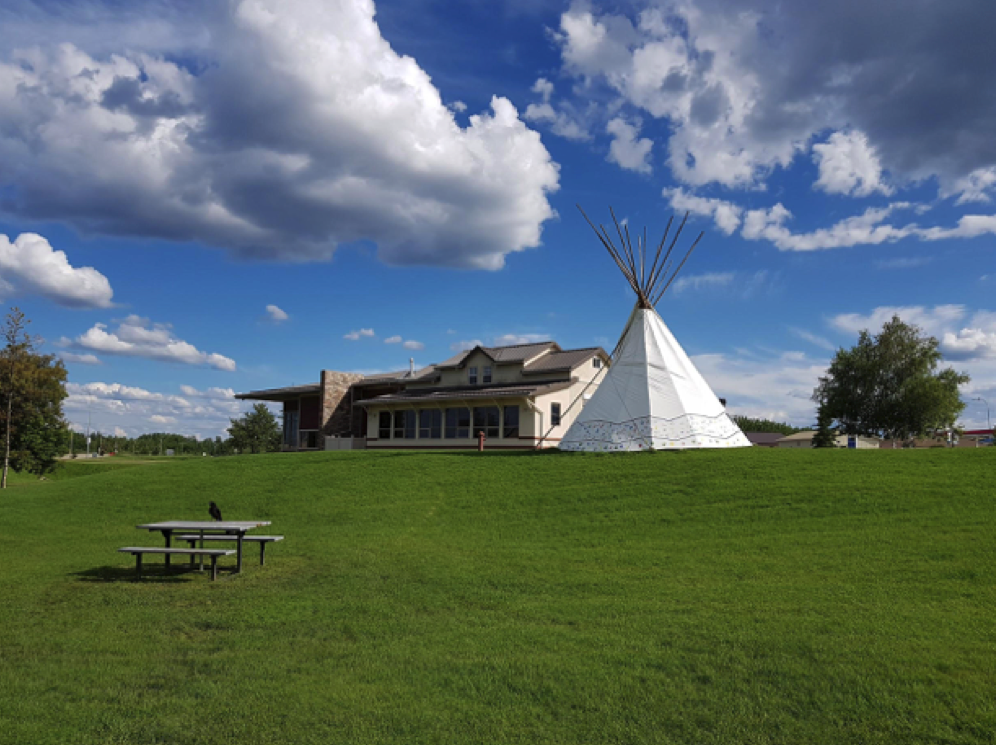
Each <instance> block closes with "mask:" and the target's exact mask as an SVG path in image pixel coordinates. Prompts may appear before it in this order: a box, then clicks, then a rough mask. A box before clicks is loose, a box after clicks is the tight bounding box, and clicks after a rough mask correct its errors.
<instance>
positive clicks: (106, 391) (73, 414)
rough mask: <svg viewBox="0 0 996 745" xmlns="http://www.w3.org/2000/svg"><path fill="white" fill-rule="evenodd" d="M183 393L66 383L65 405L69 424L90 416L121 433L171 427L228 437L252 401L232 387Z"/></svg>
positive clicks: (98, 426) (94, 424)
mask: <svg viewBox="0 0 996 745" xmlns="http://www.w3.org/2000/svg"><path fill="white" fill-rule="evenodd" d="M180 390H181V391H182V393H183V395H177V394H174V393H164V392H159V391H151V390H148V389H146V388H141V387H138V386H130V385H126V384H122V383H104V382H93V383H86V384H80V383H67V384H66V392H67V393H68V394H69V396H68V398H66V400H65V402H64V404H63V406H64V409H65V411H66V417H67V419H68V420H69V422H70V426H72V427H73V429H76V430H77V431H82V430H83V428H84V427H85V425H86V422H87V419H88V417H89V419H90V422H91V429H92V430H99V431H102V432H104V433H111V432H113V433H114V434H116V435H117V436H119V437H122V436H131V437H134V436H136V435H140V434H142V433H143V432H150V431H162V430H163V429H164V427H163V425H169V427H168V431H171V432H177V433H181V434H187V435H194V436H197V437H201V438H204V437H215V436H218V435H220V436H222V437H225V436H227V434H226V432H225V430H226V429H227V428H228V426H229V423H230V420H231V419H233V418H237V417H238V416H240V415H241V413H242V412H243V411H244V410H245V409H247V408H249V406H250V405H251V403H249V402H242V401H236V400H235V399H234V398H233V396H234V391H233V390H232V389H230V388H209V389H206V390H199V389H197V388H195V387H193V386H189V385H182V386H180Z"/></svg>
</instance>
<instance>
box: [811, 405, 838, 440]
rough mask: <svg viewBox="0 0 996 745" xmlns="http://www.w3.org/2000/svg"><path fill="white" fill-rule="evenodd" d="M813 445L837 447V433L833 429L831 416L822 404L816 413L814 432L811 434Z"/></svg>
mask: <svg viewBox="0 0 996 745" xmlns="http://www.w3.org/2000/svg"><path fill="white" fill-rule="evenodd" d="M813 447H814V448H834V447H837V433H836V432H834V431H833V417H831V416H830V414H829V412H828V411H827V408H826V407H825V406H823V405H822V404H821V405H820V408H819V410H818V411H817V415H816V434H815V435H813Z"/></svg>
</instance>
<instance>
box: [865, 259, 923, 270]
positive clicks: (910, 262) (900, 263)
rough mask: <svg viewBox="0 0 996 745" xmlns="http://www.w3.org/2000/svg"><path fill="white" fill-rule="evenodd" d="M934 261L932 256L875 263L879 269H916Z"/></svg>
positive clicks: (885, 260)
mask: <svg viewBox="0 0 996 745" xmlns="http://www.w3.org/2000/svg"><path fill="white" fill-rule="evenodd" d="M932 260H933V257H931V256H899V257H897V258H895V259H882V260H880V261H876V262H875V266H876V267H878V268H879V269H914V268H916V267H919V266H926V265H927V264H929V263H930V262H931V261H932Z"/></svg>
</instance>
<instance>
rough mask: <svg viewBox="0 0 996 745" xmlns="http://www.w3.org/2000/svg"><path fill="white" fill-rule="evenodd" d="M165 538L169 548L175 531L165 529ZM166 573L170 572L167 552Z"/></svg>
mask: <svg viewBox="0 0 996 745" xmlns="http://www.w3.org/2000/svg"><path fill="white" fill-rule="evenodd" d="M163 538H165V539H166V548H169V547H170V543H171V542H172V540H173V531H172V530H164V531H163ZM166 573H167V574H168V573H169V554H166Z"/></svg>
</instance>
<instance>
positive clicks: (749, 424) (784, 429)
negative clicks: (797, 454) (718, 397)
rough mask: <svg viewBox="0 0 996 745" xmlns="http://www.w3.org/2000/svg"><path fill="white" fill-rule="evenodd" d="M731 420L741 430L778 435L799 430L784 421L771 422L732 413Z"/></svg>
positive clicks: (790, 433) (799, 430) (791, 433)
mask: <svg viewBox="0 0 996 745" xmlns="http://www.w3.org/2000/svg"><path fill="white" fill-rule="evenodd" d="M733 421H734V422H735V423H736V425H737V426H738V427H740V431H741V432H777V433H778V434H780V435H794V434H795V433H796V432H801V431H802V430H801V429H800V428H799V427H793V426H792V425H791V424H785V422H773V421H771V420H770V419H753V418H751V417H749V416H740V415H739V414H734V415H733Z"/></svg>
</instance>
